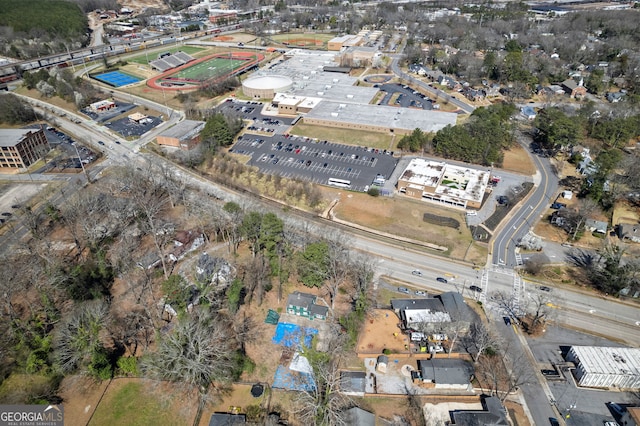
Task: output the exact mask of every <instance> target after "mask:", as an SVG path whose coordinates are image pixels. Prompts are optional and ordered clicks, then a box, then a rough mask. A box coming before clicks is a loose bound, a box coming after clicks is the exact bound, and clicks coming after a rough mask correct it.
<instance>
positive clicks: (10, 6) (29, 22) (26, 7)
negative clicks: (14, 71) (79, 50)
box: [0, 0, 88, 38]
mask: <svg viewBox="0 0 640 426" xmlns="http://www.w3.org/2000/svg"><path fill="white" fill-rule="evenodd" d="M0 26H6V27H10V28H13V31H14V32H22V33H27V34H28V33H30V32H32V31H44V32H46V33H49V34H50V35H55V36H61V37H64V38H67V37H69V38H73V37H76V36H79V35H82V34H84V33H86V32H87V27H88V26H87V17H86V16H85V15H84V13H83V12H82V10H81V9H80V7H79V6H78V5H77V4H75V3H72V2H68V1H56V0H0Z"/></svg>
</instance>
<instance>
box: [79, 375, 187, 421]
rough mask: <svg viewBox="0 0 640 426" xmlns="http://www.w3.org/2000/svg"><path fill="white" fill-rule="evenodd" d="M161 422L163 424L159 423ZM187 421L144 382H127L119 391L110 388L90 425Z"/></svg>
mask: <svg viewBox="0 0 640 426" xmlns="http://www.w3.org/2000/svg"><path fill="white" fill-rule="evenodd" d="M147 386H148V384H147ZM158 419H162V421H161V422H158ZM185 420H186V419H184V418H181V417H180V415H179V414H178V413H174V412H173V411H172V410H171V408H170V407H169V406H167V405H166V403H163V402H162V401H160V400H159V399H158V398H157V397H156V396H155V395H154V394H153V393H151V392H148V389H145V385H143V384H142V383H127V384H125V385H124V386H122V387H120V388H117V389H113V390H112V389H110V390H109V392H107V393H106V394H105V397H104V398H103V400H102V402H101V403H100V405H98V407H97V408H96V412H95V413H94V415H93V418H92V419H91V422H90V423H89V424H90V425H92V426H101V425H114V424H129V425H141V426H143V425H150V426H151V425H157V424H159V423H162V424H163V425H183V424H185Z"/></svg>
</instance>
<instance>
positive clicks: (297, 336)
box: [271, 322, 318, 348]
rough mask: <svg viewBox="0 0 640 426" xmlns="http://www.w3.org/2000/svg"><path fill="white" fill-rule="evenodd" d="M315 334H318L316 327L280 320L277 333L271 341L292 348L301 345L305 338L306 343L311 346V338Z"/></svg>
mask: <svg viewBox="0 0 640 426" xmlns="http://www.w3.org/2000/svg"><path fill="white" fill-rule="evenodd" d="M314 334H318V330H316V329H315V328H306V327H300V326H299V325H296V324H291V323H288V322H279V323H278V325H277V326H276V334H275V335H274V336H273V339H271V341H272V342H273V343H275V344H276V345H280V344H282V345H284V346H286V347H288V348H290V347H299V346H300V341H301V340H302V339H304V345H305V346H307V347H310V346H311V338H312V337H313V335H314Z"/></svg>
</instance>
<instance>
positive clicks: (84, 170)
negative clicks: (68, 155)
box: [73, 144, 91, 183]
mask: <svg viewBox="0 0 640 426" xmlns="http://www.w3.org/2000/svg"><path fill="white" fill-rule="evenodd" d="M73 147H74V148H75V149H76V154H77V155H78V160H80V167H82V171H83V172H84V175H85V176H86V177H87V183H91V178H90V177H89V173H87V169H85V168H84V163H83V162H82V157H80V152H78V145H76V144H73Z"/></svg>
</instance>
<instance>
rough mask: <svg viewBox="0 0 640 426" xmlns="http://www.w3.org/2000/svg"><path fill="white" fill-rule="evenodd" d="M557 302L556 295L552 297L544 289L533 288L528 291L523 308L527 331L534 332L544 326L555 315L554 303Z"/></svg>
mask: <svg viewBox="0 0 640 426" xmlns="http://www.w3.org/2000/svg"><path fill="white" fill-rule="evenodd" d="M557 303H559V302H558V297H557V296H554V297H553V303H552V298H551V296H550V294H549V293H548V292H546V291H541V290H539V289H535V290H534V291H532V292H530V293H529V295H528V297H527V299H526V300H525V304H524V310H525V313H526V319H527V321H526V323H527V332H529V333H536V332H537V331H538V330H539V329H540V328H541V327H544V325H545V324H546V322H547V321H548V320H550V319H551V318H552V317H553V316H555V314H556V312H557V310H556V308H555V304H557Z"/></svg>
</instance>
